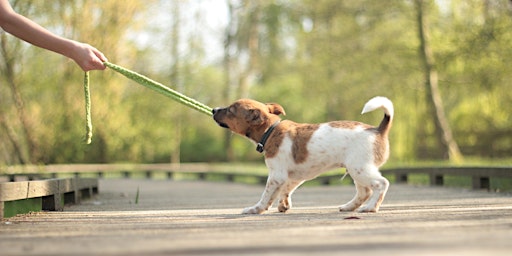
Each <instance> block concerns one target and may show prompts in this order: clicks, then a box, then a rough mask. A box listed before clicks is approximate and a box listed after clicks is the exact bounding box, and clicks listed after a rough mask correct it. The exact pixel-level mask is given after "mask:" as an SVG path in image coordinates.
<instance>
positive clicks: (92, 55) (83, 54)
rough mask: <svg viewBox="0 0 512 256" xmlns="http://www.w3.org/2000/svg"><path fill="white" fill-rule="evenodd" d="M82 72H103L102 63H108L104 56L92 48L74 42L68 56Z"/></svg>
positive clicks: (103, 66)
mask: <svg viewBox="0 0 512 256" xmlns="http://www.w3.org/2000/svg"><path fill="white" fill-rule="evenodd" d="M70 58H72V59H73V60H74V61H75V62H76V64H78V66H80V67H81V68H82V69H83V70H84V71H89V70H104V69H105V68H106V66H105V65H104V64H103V62H105V61H108V60H107V58H106V57H105V55H103V53H102V52H100V51H99V50H98V49H96V48H94V47H93V46H91V45H89V44H85V43H80V42H75V43H74V49H73V51H72V54H71V56H70Z"/></svg>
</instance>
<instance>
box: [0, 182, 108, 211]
mask: <svg viewBox="0 0 512 256" xmlns="http://www.w3.org/2000/svg"><path fill="white" fill-rule="evenodd" d="M97 193H98V179H97V178H60V179H45V180H32V181H17V182H0V219H2V218H4V216H5V215H6V214H5V212H6V210H9V211H8V212H9V213H10V214H7V216H6V217H10V215H14V214H18V213H26V212H27V211H28V210H25V209H19V210H18V209H16V210H12V209H6V208H7V206H6V205H7V204H9V203H11V202H19V201H22V200H32V201H35V202H30V203H29V204H31V205H33V206H31V207H30V209H31V210H35V211H37V210H48V211H62V209H63V208H64V205H65V204H77V203H79V202H80V200H81V199H83V198H88V197H91V196H92V195H93V194H97ZM34 199H35V200H34ZM12 207H13V208H20V207H16V206H14V204H13V206H12Z"/></svg>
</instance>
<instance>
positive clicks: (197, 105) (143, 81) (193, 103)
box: [84, 62, 212, 144]
mask: <svg viewBox="0 0 512 256" xmlns="http://www.w3.org/2000/svg"><path fill="white" fill-rule="evenodd" d="M103 64H104V65H105V66H107V67H108V68H110V69H112V70H115V71H117V72H118V73H120V74H122V75H124V76H125V77H127V78H129V79H131V80H133V81H135V82H137V83H139V84H140V85H143V86H146V87H148V88H150V89H152V90H154V91H156V92H158V93H160V94H163V95H165V96H167V97H169V98H171V99H173V100H175V101H177V102H179V103H181V104H183V105H185V106H187V107H190V108H193V109H195V110H197V111H199V112H201V113H203V114H206V115H209V116H211V115H212V108H211V107H209V106H207V105H205V104H203V103H201V102H199V101H197V100H194V99H192V98H190V97H187V96H185V95H183V94H181V93H179V92H177V91H175V90H173V89H171V88H169V87H167V86H165V85H163V84H161V83H159V82H156V81H154V80H152V79H150V78H148V77H146V76H143V75H141V74H138V73H136V72H133V71H131V70H128V69H126V68H123V67H121V66H118V65H116V64H112V63H110V62H104V63H103ZM84 91H85V120H86V127H85V129H86V137H85V142H86V143H87V144H90V143H91V141H92V121H91V96H90V90H89V72H85V76H84Z"/></svg>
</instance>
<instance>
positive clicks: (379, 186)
mask: <svg viewBox="0 0 512 256" xmlns="http://www.w3.org/2000/svg"><path fill="white" fill-rule="evenodd" d="M370 187H371V189H372V190H373V195H372V196H371V197H370V199H369V200H368V202H367V203H366V205H364V206H363V207H361V208H360V209H359V212H378V211H379V207H380V205H381V203H382V201H383V200H384V197H385V196H386V192H387V191H388V188H389V181H388V180H387V179H386V178H384V177H382V176H380V177H378V178H373V179H372V181H371V185H370Z"/></svg>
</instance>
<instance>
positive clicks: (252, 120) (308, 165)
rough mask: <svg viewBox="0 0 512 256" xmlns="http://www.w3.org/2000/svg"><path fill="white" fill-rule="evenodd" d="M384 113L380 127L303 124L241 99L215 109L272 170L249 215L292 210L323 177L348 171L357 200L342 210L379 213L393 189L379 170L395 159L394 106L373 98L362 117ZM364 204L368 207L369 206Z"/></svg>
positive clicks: (343, 123)
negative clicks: (391, 137)
mask: <svg viewBox="0 0 512 256" xmlns="http://www.w3.org/2000/svg"><path fill="white" fill-rule="evenodd" d="M379 108H381V109H383V110H384V118H383V119H382V121H381V122H380V124H379V126H378V127H374V126H371V125H368V124H364V123H361V122H357V121H333V122H328V123H322V124H303V123H295V122H293V121H289V120H281V118H280V117H279V116H280V115H286V113H285V111H284V108H283V107H282V106H281V105H279V104H276V103H266V104H265V103H261V102H258V101H255V100H251V99H240V100H237V101H235V102H234V103H233V104H231V105H229V106H228V107H224V108H215V109H213V110H212V113H213V119H214V120H215V122H216V123H217V124H218V125H220V126H221V127H224V128H227V129H229V130H231V131H232V132H234V133H237V134H240V135H242V136H246V137H247V138H249V139H250V140H252V141H253V142H255V143H256V145H257V147H256V149H257V150H258V151H259V152H260V153H264V156H265V164H266V165H267V167H268V169H269V174H268V179H267V183H266V186H265V190H264V191H263V194H262V196H261V199H260V201H259V202H258V203H256V204H255V205H254V206H251V207H247V208H245V209H244V210H243V212H242V213H243V214H261V213H263V212H265V211H267V210H268V209H269V207H270V206H272V203H273V202H274V200H275V199H276V198H278V200H279V205H278V210H279V212H286V211H287V210H289V209H290V208H291V207H292V201H291V196H292V193H293V192H294V191H295V190H296V189H297V187H299V186H300V185H301V184H302V183H304V182H305V181H307V180H311V179H313V178H315V177H317V176H318V175H320V174H321V173H323V172H325V171H328V170H331V169H334V168H342V167H345V168H346V171H347V173H348V174H349V175H350V176H351V177H352V179H353V180H354V183H355V186H356V195H355V196H354V198H353V199H352V200H350V201H349V202H347V203H346V204H343V205H341V206H340V207H339V210H340V211H354V210H356V209H357V210H358V211H359V212H378V210H379V207H380V205H381V203H382V201H383V200H384V197H385V195H386V192H387V190H388V187H389V181H388V180H387V179H386V178H384V177H383V176H382V175H381V173H380V171H379V167H380V166H382V165H383V164H384V163H385V162H386V160H387V159H388V157H389V141H388V134H389V131H390V128H391V125H392V122H393V113H394V109H393V103H392V102H391V101H390V100H389V99H387V98H385V97H381V96H377V97H374V98H372V99H370V100H369V101H368V102H367V103H366V104H365V105H364V107H363V111H362V114H364V113H367V112H371V111H374V110H376V109H379ZM363 203H366V204H364V205H363Z"/></svg>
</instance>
